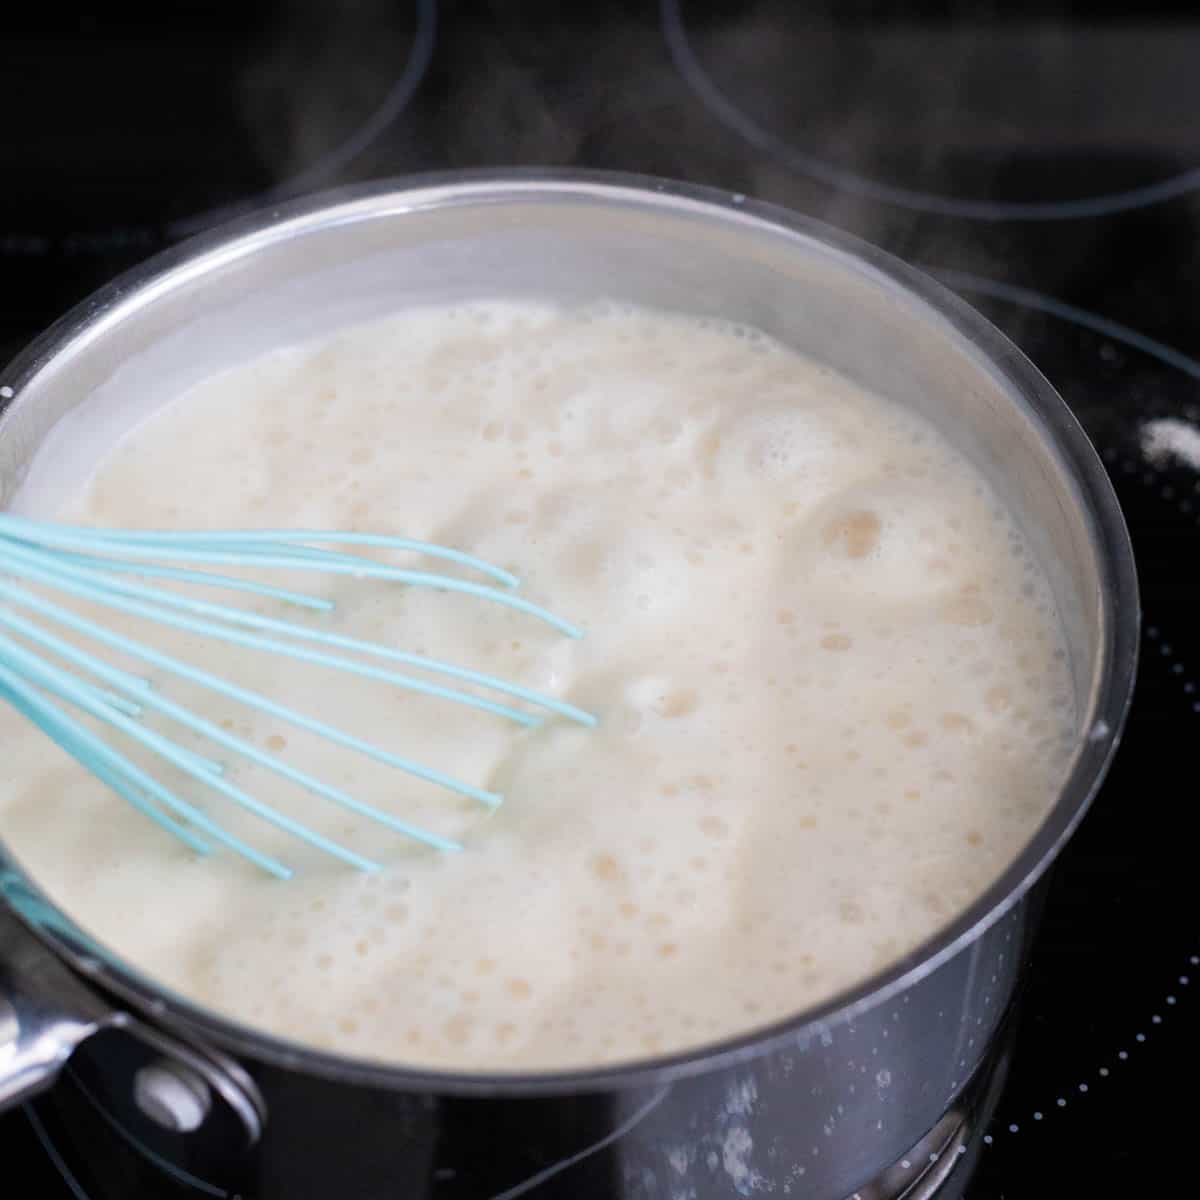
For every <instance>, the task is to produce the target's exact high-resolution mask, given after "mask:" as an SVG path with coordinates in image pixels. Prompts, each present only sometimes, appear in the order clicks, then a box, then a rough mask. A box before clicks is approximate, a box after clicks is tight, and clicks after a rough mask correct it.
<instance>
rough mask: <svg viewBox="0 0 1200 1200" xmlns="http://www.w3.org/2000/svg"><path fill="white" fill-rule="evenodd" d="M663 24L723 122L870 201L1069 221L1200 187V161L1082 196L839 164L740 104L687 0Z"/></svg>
mask: <svg viewBox="0 0 1200 1200" xmlns="http://www.w3.org/2000/svg"><path fill="white" fill-rule="evenodd" d="M659 25H660V28H661V30H662V36H663V40H664V42H665V43H666V47H667V54H668V55H669V57H670V59H671V63H672V65H673V66H674V67H675V70H676V72H677V73H678V74H679V76H680V77H681V78H682V79H683V81H684V83H685V84H686V85H687V87H688V89H689V90H690V91H691V92H692V93H693V95H695V96H697V97H698V98H699V99H700V101H701V103H702V104H703V105H704V106H705V108H707V109H708V111H709V113H710V114H711V115H712V116H713V117H715V118H716V120H717V121H718V123H720V124H721V125H723V126H724V127H725V128H726V129H728V130H730V131H731V132H733V133H735V134H737V136H738V137H740V138H741V139H742V140H743V141H745V142H747V143H749V144H750V145H751V146H753V147H754V148H755V149H756V150H760V151H762V152H763V153H765V154H769V155H771V156H772V157H773V158H775V159H777V160H779V161H780V162H782V163H783V164H784V165H785V166H788V167H789V168H791V169H792V170H793V171H796V172H797V173H798V174H801V175H805V176H807V177H808V178H810V179H815V180H817V181H818V182H819V183H823V184H825V185H826V186H827V187H831V188H833V189H835V190H838V191H843V192H849V193H850V194H851V195H855V196H861V197H863V198H864V199H867V200H872V201H875V202H878V203H881V204H890V205H893V206H895V207H897V208H908V209H912V210H913V211H916V212H924V213H932V214H934V215H937V216H943V217H961V218H963V219H965V220H971V221H1014V222H1015V221H1069V220H1074V219H1077V218H1087V217H1107V216H1111V215H1113V214H1114V213H1121V212H1128V211H1130V210H1131V209H1136V208H1145V207H1147V206H1149V205H1152V204H1162V203H1164V202H1165V201H1167V200H1173V199H1175V198H1176V197H1179V196H1184V195H1187V194H1188V193H1189V192H1193V191H1196V190H1197V189H1200V167H1193V168H1191V169H1189V170H1187V171H1182V172H1180V173H1179V174H1177V175H1172V176H1170V177H1168V178H1167V179H1162V180H1159V181H1158V182H1157V183H1151V184H1145V185H1143V186H1142V187H1136V188H1129V189H1126V190H1124V191H1119V192H1103V193H1101V194H1099V195H1096V196H1085V197H1082V198H1080V199H1078V200H1053V201H1017V200H1013V201H999V200H967V199H961V198H958V197H955V196H946V195H942V194H940V193H938V192H925V191H920V190H919V189H915V188H905V187H899V186H894V185H892V184H887V183H881V182H879V181H878V180H875V179H871V178H870V177H869V176H866V175H861V174H859V173H858V172H857V171H850V170H847V169H844V168H842V167H837V166H834V165H833V164H832V163H830V162H827V161H826V160H824V159H822V158H818V157H817V156H816V155H812V154H806V153H805V152H804V151H802V150H798V149H797V148H796V147H795V146H793V145H792V144H791V143H790V142H788V141H787V140H786V139H784V138H782V137H780V136H779V135H778V134H776V133H773V132H772V131H771V130H769V129H767V128H765V127H764V126H762V125H760V124H759V123H758V122H757V121H755V120H754V119H753V118H752V117H750V116H748V115H747V114H746V113H744V112H743V111H742V110H741V109H740V108H738V106H737V105H736V104H734V103H733V101H732V100H730V99H729V97H728V96H727V95H726V94H725V93H724V92H723V91H722V90H721V88H720V87H719V86H718V85H717V83H716V82H715V81H714V80H713V78H712V77H711V76H710V75H709V73H708V72H707V71H706V70H705V69H704V67H703V65H702V64H701V62H700V60H699V59H698V58H697V57H696V53H695V51H694V50H693V49H692V45H691V42H690V40H689V39H688V35H687V29H686V27H685V25H684V21H683V13H682V0H659Z"/></svg>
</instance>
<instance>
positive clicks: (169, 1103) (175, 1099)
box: [133, 1058, 212, 1133]
mask: <svg viewBox="0 0 1200 1200" xmlns="http://www.w3.org/2000/svg"><path fill="white" fill-rule="evenodd" d="M133 1098H134V1101H135V1102H136V1103H137V1106H138V1108H139V1109H140V1110H141V1111H142V1113H143V1114H144V1115H145V1116H147V1117H149V1118H150V1120H151V1121H153V1122H154V1123H155V1124H156V1125H161V1126H162V1128H164V1129H169V1130H170V1131H171V1132H172V1133H192V1132H193V1131H195V1130H197V1129H199V1128H200V1126H201V1125H203V1124H204V1121H205V1118H206V1117H207V1116H208V1114H209V1111H210V1110H211V1109H212V1092H211V1091H210V1090H209V1087H208V1084H207V1083H205V1082H204V1080H203V1079H202V1078H201V1076H200V1074H199V1073H198V1072H196V1071H193V1070H192V1069H191V1068H190V1067H188V1066H186V1065H185V1064H184V1063H179V1062H172V1061H171V1060H170V1059H166V1058H160V1059H158V1060H157V1061H155V1062H152V1063H149V1064H148V1065H147V1066H144V1067H142V1068H140V1069H139V1070H138V1072H137V1073H136V1074H135V1075H134V1077H133Z"/></svg>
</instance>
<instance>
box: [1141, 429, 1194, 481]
mask: <svg viewBox="0 0 1200 1200" xmlns="http://www.w3.org/2000/svg"><path fill="white" fill-rule="evenodd" d="M1141 440H1142V453H1143V454H1144V455H1145V456H1146V458H1147V459H1149V460H1150V462H1152V463H1154V464H1156V465H1161V464H1163V463H1165V462H1167V461H1168V460H1170V459H1174V460H1175V461H1177V462H1181V463H1183V464H1184V465H1185V466H1189V467H1192V468H1193V469H1194V470H1197V471H1200V429H1198V428H1197V427H1196V426H1195V425H1193V424H1192V423H1191V422H1190V421H1182V420H1180V419H1179V418H1177V417H1162V418H1159V419H1158V420H1154V421H1146V422H1144V423H1143V424H1142V439H1141Z"/></svg>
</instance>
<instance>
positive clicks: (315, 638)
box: [0, 542, 596, 726]
mask: <svg viewBox="0 0 1200 1200" xmlns="http://www.w3.org/2000/svg"><path fill="white" fill-rule="evenodd" d="M6 557H7V558H8V559H9V560H10V561H11V562H13V563H15V564H18V565H19V566H20V568H21V569H23V570H24V571H25V572H26V573H27V574H29V576H30V577H31V578H39V579H41V580H42V581H43V582H49V583H51V584H53V583H54V582H55V580H52V579H51V578H50V576H51V575H54V576H58V577H61V578H65V579H67V580H70V581H71V584H72V587H73V588H74V589H75V590H76V591H77V592H78V594H80V595H81V596H82V595H87V596H89V597H90V598H94V599H98V600H99V602H100V603H104V604H108V605H109V606H110V607H122V606H120V605H116V604H114V603H113V602H112V601H111V600H109V599H105V598H101V597H97V596H95V595H94V594H93V593H92V592H91V591H90V590H89V589H91V588H96V589H102V590H103V591H105V592H112V593H116V594H118V595H121V596H127V597H132V598H134V599H139V598H143V597H144V598H145V599H147V600H149V601H151V602H152V603H153V604H155V605H162V606H166V607H170V608H175V609H178V610H180V611H183V612H191V613H196V614H199V615H209V616H215V617H218V618H220V619H221V620H222V621H228V622H231V623H233V624H237V625H245V626H248V627H250V628H255V629H263V630H269V631H271V632H273V633H280V634H284V635H286V636H288V637H294V638H297V639H299V640H303V641H310V642H314V643H319V644H322V645H327V646H336V647H338V648H340V649H345V650H352V651H357V652H359V653H363V654H369V655H371V656H373V657H376V658H382V659H388V660H390V661H392V662H400V663H405V664H407V665H409V666H415V667H419V668H421V669H423V670H427V671H431V672H434V673H437V674H442V675H446V676H449V677H451V678H455V679H461V680H462V681H463V682H466V683H473V684H477V685H479V686H480V687H484V688H488V689H490V690H492V691H497V692H501V693H504V694H506V695H509V696H512V697H514V698H516V699H521V700H524V701H526V702H527V703H529V704H533V705H535V706H537V707H539V708H544V709H546V710H548V711H550V712H554V713H557V714H558V715H559V716H563V717H567V718H568V719H570V720H572V721H576V722H578V723H579V724H581V725H587V726H593V725H595V723H596V718H595V717H594V716H592V714H591V713H588V712H585V711H584V710H583V709H581V708H578V707H576V706H575V705H573V704H568V703H566V702H565V701H562V700H557V699H555V697H553V696H547V695H545V694H544V693H541V692H537V691H534V690H533V689H532V688H526V687H522V686H520V685H519V684H513V683H509V682H508V681H507V680H504V679H500V678H498V677H496V676H494V675H487V674H484V673H483V672H481V671H474V670H470V669H468V668H465V667H457V666H453V665H452V664H450V663H446V662H442V661H441V660H439V659H435V658H429V657H426V656H424V655H420V654H413V653H410V652H408V651H404V650H395V649H392V648H391V647H389V646H384V645H381V644H379V643H377V642H367V641H362V640H361V639H358V638H351V637H346V636H344V635H342V634H336V633H329V632H326V631H324V630H315V629H309V628H307V627H306V626H303V625H297V624H295V623H294V622H291V621H281V620H277V619H275V618H272V617H265V616H262V615H260V614H258V613H250V612H245V611H243V610H241V609H237V608H232V607H230V606H229V605H225V604H216V603H212V602H209V601H204V600H197V599H194V598H192V597H186V596H180V595H177V594H175V593H173V592H163V591H161V590H158V589H154V588H147V587H142V586H140V585H138V584H130V583H122V582H119V581H117V580H113V579H108V578H106V577H105V576H104V575H103V574H100V573H98V572H95V571H92V570H89V569H88V568H86V567H81V566H77V565H74V564H64V563H61V562H59V561H57V560H56V559H55V558H53V557H51V556H48V555H46V554H45V553H44V552H41V551H31V550H28V549H25V548H16V547H11V546H8V547H6V546H5V545H4V544H3V543H2V542H0V564H2V563H3V562H4V560H5V558H6ZM125 610H126V611H134V610H133V609H131V608H128V607H126V609H125ZM168 623H172V622H168ZM193 631H194V632H209V631H208V630H203V631H201V630H193ZM227 632H228V631H226V630H223V629H222V630H219V631H218V632H216V634H215V636H218V637H224V636H225V634H226V633H227ZM229 640H232V639H229ZM258 648H260V649H270V650H271V651H273V652H275V653H279V654H284V655H288V656H291V657H302V655H300V654H298V653H297V652H296V651H295V650H294V649H293V648H292V647H290V646H284V645H282V644H281V643H272V644H271V645H270V646H266V645H259V647H258ZM309 661H314V660H309ZM323 661H325V664H326V665H328V666H336V667H338V668H339V669H342V670H358V669H359V668H358V665H357V664H352V663H349V662H348V661H347V660H344V659H338V660H323ZM359 673H362V672H361V671H360V672H359ZM372 677H373V678H381V679H384V680H385V681H386V682H389V683H393V684H395V685H396V686H398V687H404V688H409V689H411V690H414V691H423V692H426V693H427V694H429V695H434V696H440V697H442V698H443V699H447V700H453V701H456V702H458V703H462V704H468V705H471V706H473V707H476V708H482V709H485V710H486V711H489V712H493V713H496V714H497V715H499V716H504V717H507V718H509V719H510V720H515V721H517V722H519V723H521V724H524V725H534V724H536V720H535V719H534V718H531V717H529V716H528V715H527V714H525V713H523V712H521V711H520V710H518V709H513V708H509V707H507V706H505V705H495V704H491V703H489V702H487V701H485V700H482V699H481V698H479V697H476V696H472V695H470V694H469V693H464V692H458V691H453V690H449V689H439V688H436V687H433V686H431V685H429V684H424V683H422V682H421V681H418V680H413V679H412V678H411V677H409V676H400V675H372Z"/></svg>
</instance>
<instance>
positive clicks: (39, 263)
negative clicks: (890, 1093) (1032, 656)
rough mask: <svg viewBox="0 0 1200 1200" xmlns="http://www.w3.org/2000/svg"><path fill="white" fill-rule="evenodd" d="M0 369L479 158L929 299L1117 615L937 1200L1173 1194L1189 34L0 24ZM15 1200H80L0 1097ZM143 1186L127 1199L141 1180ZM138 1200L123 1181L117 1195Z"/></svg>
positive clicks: (242, 19) (302, 9)
mask: <svg viewBox="0 0 1200 1200" xmlns="http://www.w3.org/2000/svg"><path fill="white" fill-rule="evenodd" d="M0 30H2V32H0V94H2V95H3V97H4V101H5V102H4V104H3V105H2V106H0V128H2V130H3V134H2V141H0V147H2V149H0V163H2V164H3V168H4V169H3V173H2V175H0V179H2V181H3V183H2V186H0V279H2V281H3V286H0V360H4V359H7V358H8V357H9V356H10V355H11V354H12V353H14V352H15V351H16V350H17V349H18V348H19V347H20V346H21V345H22V344H24V343H25V342H26V341H27V340H28V339H29V338H30V337H32V336H33V335H34V334H35V333H36V332H38V331H39V330H40V329H42V328H43V327H44V326H45V325H47V324H48V323H49V322H50V321H51V320H53V319H54V318H55V317H56V316H58V315H59V314H60V313H62V312H63V311H64V310H65V309H66V308H67V307H68V306H70V305H71V304H73V303H75V302H76V301H78V300H79V299H81V298H82V297H83V296H85V295H86V294H87V293H89V292H90V291H92V290H93V289H94V288H95V287H97V286H99V285H100V284H102V283H103V282H105V281H106V280H108V279H109V278H111V277H112V276H113V275H115V274H116V273H118V272H119V271H122V270H124V269H125V268H127V267H129V266H131V265H133V264H134V263H136V262H138V261H139V260H141V259H143V258H145V257H146V256H147V255H149V254H151V253H153V252H154V251H156V250H158V249H160V248H162V247H165V246H168V245H170V244H172V243H174V242H176V241H178V240H180V239H181V238H183V237H186V236H187V235H188V234H190V233H193V232H197V231H200V230H203V229H206V228H208V227H210V226H211V225H213V224H215V223H217V222H219V221H220V220H222V219H224V218H226V217H228V216H231V215H235V214H236V213H238V212H241V211H243V210H248V209H250V208H253V207H257V206H260V205H262V204H267V203H270V202H271V201H272V200H275V199H281V198H285V197H288V196H292V195H298V194H301V193H304V192H308V191H312V190H314V189H318V188H323V187H326V186H332V185H336V184H340V183H347V182H352V181H358V180H365V179H370V178H375V177H379V176H385V175H401V174H406V173H409V172H414V171H419V170H429V169H440V168H454V167H466V166H489V165H515V164H521V165H580V166H589V167H607V168H618V169H622V170H627V171H645V172H649V173H653V174H657V175H664V176H671V177H675V178H680V179H687V180H692V181H695V182H701V183H706V184H710V185H715V186H718V187H722V188H725V189H728V190H729V191H731V192H742V193H745V194H747V195H752V196H755V197H757V198H760V199H765V200H770V201H774V202H777V203H780V204H783V205H786V206H789V207H791V208H793V209H796V210H798V211H799V212H802V213H805V214H808V215H811V216H815V217H818V218H820V219H823V220H825V221H827V222H829V223H831V224H833V225H836V226H840V227H842V228H845V229H847V230H849V231H851V232H853V233H855V234H858V235H859V236H862V237H865V238H866V239H868V240H870V241H873V242H875V243H877V244H879V245H881V246H883V247H884V248H886V249H888V250H891V251H892V252H893V253H896V254H898V255H900V256H902V257H903V258H906V259H908V260H909V261H911V262H914V263H916V264H918V265H920V266H922V267H923V268H924V269H926V270H927V271H929V272H930V273H932V274H934V275H935V276H937V277H938V278H940V279H941V280H942V281H943V282H944V283H946V284H947V285H949V286H950V287H951V288H953V289H954V290H956V291H958V292H960V293H961V294H962V295H963V296H964V297H966V298H967V299H968V300H969V301H970V302H971V303H973V304H975V305H977V306H978V307H980V308H981V309H982V310H983V311H984V312H985V313H987V315H988V316H989V317H991V319H992V320H994V321H995V322H996V323H997V324H998V325H999V326H1000V327H1001V328H1002V329H1004V330H1005V331H1006V332H1007V333H1008V334H1009V335H1010V336H1011V337H1012V338H1013V339H1014V340H1015V341H1016V342H1017V343H1018V344H1019V345H1020V346H1021V347H1022V348H1023V349H1024V350H1025V351H1026V352H1027V353H1028V354H1029V356H1030V357H1031V358H1032V359H1033V360H1034V362H1035V363H1037V365H1038V366H1039V367H1040V368H1041V369H1042V370H1043V371H1044V372H1045V374H1046V375H1047V376H1048V377H1049V378H1050V380H1051V381H1052V382H1053V383H1054V384H1055V385H1056V386H1057V387H1058V388H1059V390H1060V391H1061V392H1062V394H1063V395H1064V396H1065V397H1066V399H1067V401H1068V402H1069V403H1070V405H1071V406H1072V408H1073V409H1074V411H1075V412H1076V414H1077V415H1078V416H1079V418H1080V419H1081V421H1082V422H1083V423H1084V425H1085V426H1086V428H1087V430H1088V432H1089V433H1090V435H1091V436H1092V438H1093V439H1094V441H1095V443H1096V445H1097V447H1098V448H1099V450H1100V452H1101V454H1102V456H1103V459H1104V461H1105V463H1106V464H1107V466H1108V469H1109V471H1110V472H1111V475H1112V478H1113V481H1114V483H1115V485H1116V487H1117V490H1118V493H1119V496H1120V499H1121V502H1122V504H1123V506H1124V509H1125V512H1126V515H1127V518H1128V521H1129V524H1130V527H1131V530H1132V534H1133V541H1134V548H1135V552H1136V554H1137V558H1138V564H1139V570H1140V576H1141V584H1142V589H1143V602H1144V612H1145V628H1144V638H1143V646H1142V655H1143V658H1142V662H1143V665H1142V669H1141V676H1140V682H1139V684H1138V689H1137V694H1136V697H1135V700H1134V705H1133V712H1132V717H1131V720H1130V723H1129V727H1128V731H1127V734H1126V738H1125V743H1124V746H1123V748H1122V751H1121V753H1120V754H1119V755H1118V758H1117V762H1116V766H1115V767H1114V769H1113V771H1112V773H1111V775H1110V777H1109V780H1108V782H1107V784H1106V785H1105V787H1104V789H1103V791H1102V794H1101V795H1100V797H1099V799H1098V801H1097V803H1096V804H1095V806H1094V807H1093V809H1092V811H1091V813H1090V815H1089V816H1088V818H1087V820H1086V821H1085V823H1084V825H1083V827H1082V829H1081V831H1080V832H1079V834H1078V836H1077V837H1076V838H1075V839H1074V841H1073V842H1072V844H1071V845H1070V847H1069V848H1068V850H1067V852H1066V853H1065V854H1064V856H1063V858H1062V860H1061V864H1060V866H1059V867H1058V869H1057V871H1056V872H1055V875H1054V879H1053V884H1052V887H1051V890H1050V896H1049V900H1048V902H1047V906H1046V913H1045V919H1044V924H1043V926H1042V930H1041V935H1040V938H1039V940H1038V943H1037V946H1036V950H1035V955H1034V962H1033V968H1032V972H1031V974H1030V979H1029V984H1028V987H1027V991H1026V995H1025V999H1024V1003H1023V1006H1022V1008H1021V1015H1020V1021H1019V1028H1018V1031H1017V1039H1016V1049H1015V1054H1014V1057H1013V1060H1012V1065H1011V1070H1010V1073H1009V1077H1008V1082H1007V1085H1006V1088H1005V1091H1004V1093H1003V1095H1002V1096H1001V1098H1000V1102H999V1105H998V1108H997V1110H996V1113H995V1116H994V1118H993V1119H992V1121H991V1123H990V1124H989V1126H988V1128H987V1130H986V1132H985V1136H984V1137H983V1147H982V1149H981V1151H980V1155H979V1166H978V1170H977V1172H976V1174H975V1177H974V1180H973V1182H972V1184H971V1186H970V1188H969V1192H968V1194H969V1196H970V1197H972V1198H973V1200H1001V1198H1003V1197H1014V1196H1016V1197H1030V1196H1033V1197H1037V1196H1043V1195H1044V1196H1050V1195H1060V1194H1069V1195H1072V1196H1080V1197H1083V1196H1103V1197H1108V1196H1124V1195H1132V1196H1148V1195H1152V1194H1155V1193H1156V1192H1157V1191H1158V1190H1159V1189H1162V1190H1164V1191H1166V1190H1168V1189H1170V1191H1171V1194H1174V1189H1175V1188H1179V1189H1180V1190H1182V1189H1183V1188H1184V1187H1185V1186H1186V1181H1187V1179H1188V1177H1189V1172H1190V1158H1191V1155H1190V1149H1191V1148H1190V1145H1189V1139H1190V1137H1191V1136H1192V1120H1191V1113H1192V1110H1193V1108H1194V1101H1193V1100H1192V1099H1191V1098H1190V1081H1191V1079H1192V1077H1193V1075H1194V1073H1195V1071H1196V1068H1197V1066H1198V1065H1200V1034H1198V1032H1197V1029H1198V1015H1200V1004H1198V1002H1197V998H1198V996H1200V920H1198V913H1200V908H1198V905H1197V902H1196V890H1195V889H1196V883H1195V880H1196V855H1197V843H1196V839H1195V838H1194V836H1193V834H1194V832H1195V830H1196V828H1197V821H1196V816H1195V805H1196V800H1195V796H1194V792H1193V787H1194V784H1193V780H1194V775H1193V772H1192V763H1191V754H1192V751H1193V747H1194V746H1196V745H1200V631H1198V630H1197V622H1196V615H1197V613H1198V612H1200V570H1198V569H1197V563H1198V561H1200V118H1197V116H1196V114H1197V113H1200V69H1197V66H1198V64H1200V12H1198V11H1197V10H1196V9H1195V6H1194V5H1188V4H1183V3H1177V4H1169V3H1163V2H1160V0H1142V2H1141V3H1138V4H1132V3H1089V4H1083V3H1068V2H1065V0H1057V2H1054V0H1052V2H1051V3H1046V4H1035V3H1031V2H1028V0H1009V2H1007V3H1003V4H1000V3H991V2H990V0H974V2H961V0H945V2H943V3H907V4H900V3H875V2H871V0H840V2H838V0H812V2H809V0H798V2H794V3H789V2H787V0H752V2H749V3H741V4H737V3H732V2H717V0H619V2H617V0H615V2H613V3H608V4H583V3H580V4H576V5H564V4H553V3H539V2H526V3H523V4H511V3H505V2H503V0H493V2H492V3H487V2H485V0H480V2H477V3H467V2H466V0H359V2H357V3H354V4H339V5H332V4H322V3H318V2H317V0H294V2H287V0H254V2H250V0H246V2H243V3H231V2H225V3H220V2H216V0H207V2H202V3H201V2H194V0H186V2H185V0H177V2H176V3H173V4H171V5H162V6H157V7H155V8H153V9H147V10H146V11H144V12H143V11H142V10H141V9H140V8H132V7H129V6H127V5H121V4H111V5H104V6H98V7H96V8H95V9H93V10H91V11H90V12H88V13H87V14H85V15H79V16H76V15H70V16H67V15H64V14H63V13H61V12H59V11H57V10H51V9H39V8H38V7H36V6H22V7H21V10H20V11H19V12H14V11H10V12H8V13H6V15H5V16H4V17H3V18H0ZM0 1161H3V1163H4V1164H5V1171H6V1175H7V1176H8V1177H9V1178H10V1179H13V1178H17V1177H20V1178H21V1179H22V1180H23V1182H22V1184H21V1185H20V1190H21V1194H22V1195H29V1196H37V1197H39V1198H45V1200H59V1198H65V1197H75V1198H79V1197H86V1196H88V1195H89V1194H90V1193H89V1190H88V1182H87V1181H88V1179H89V1178H94V1177H98V1176H102V1174H103V1171H104V1164H103V1163H102V1162H95V1161H92V1162H88V1163H86V1164H83V1165H82V1166H81V1165H80V1164H79V1163H75V1164H73V1163H72V1162H71V1161H69V1160H68V1158H67V1157H66V1156H64V1153H63V1151H62V1149H61V1147H60V1146H58V1145H57V1144H56V1140H55V1137H54V1134H53V1131H52V1130H49V1129H48V1128H47V1127H46V1126H45V1125H44V1124H43V1123H42V1122H41V1121H40V1120H39V1118H38V1116H37V1114H36V1113H35V1112H34V1111H33V1110H32V1109H26V1110H17V1111H15V1112H13V1113H11V1114H9V1115H7V1116H5V1117H3V1118H0ZM151 1180H152V1176H151V1174H148V1175H147V1182H145V1183H144V1184H143V1183H140V1182H139V1183H138V1184H137V1185H131V1186H135V1191H134V1192H131V1193H130V1194H131V1195H134V1194H136V1195H142V1194H144V1195H147V1196H153V1195H155V1194H156V1193H155V1191H154V1190H153V1183H152V1181H151ZM143 1187H144V1189H145V1190H144V1191H138V1190H136V1188H143Z"/></svg>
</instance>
